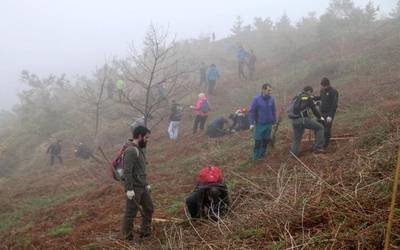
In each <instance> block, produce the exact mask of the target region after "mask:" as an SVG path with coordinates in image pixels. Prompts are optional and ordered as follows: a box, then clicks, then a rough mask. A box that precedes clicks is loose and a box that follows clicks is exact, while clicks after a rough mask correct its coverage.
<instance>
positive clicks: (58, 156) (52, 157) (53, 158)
mask: <svg viewBox="0 0 400 250" xmlns="http://www.w3.org/2000/svg"><path fill="white" fill-rule="evenodd" d="M56 158H57V159H58V161H59V162H60V163H61V164H63V160H62V157H61V155H50V166H53V165H54V161H55V160H56Z"/></svg>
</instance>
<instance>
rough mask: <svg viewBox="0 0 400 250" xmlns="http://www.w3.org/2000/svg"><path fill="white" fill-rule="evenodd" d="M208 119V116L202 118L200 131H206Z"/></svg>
mask: <svg viewBox="0 0 400 250" xmlns="http://www.w3.org/2000/svg"><path fill="white" fill-rule="evenodd" d="M207 117H208V116H201V119H200V129H201V130H204V125H205V124H206V121H207Z"/></svg>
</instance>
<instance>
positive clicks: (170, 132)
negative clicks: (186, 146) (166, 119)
mask: <svg viewBox="0 0 400 250" xmlns="http://www.w3.org/2000/svg"><path fill="white" fill-rule="evenodd" d="M172 129H173V122H170V123H169V126H168V135H169V139H171V140H172V138H173V131H172Z"/></svg>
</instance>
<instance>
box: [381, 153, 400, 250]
mask: <svg viewBox="0 0 400 250" xmlns="http://www.w3.org/2000/svg"><path fill="white" fill-rule="evenodd" d="M399 175H400V149H399V153H398V156H397V167H396V174H395V176H394V181H393V189H392V201H391V204H390V212H389V219H388V223H387V227H386V236H385V248H384V249H385V250H388V249H389V247H390V238H391V236H392V226H393V217H394V211H395V206H396V196H397V186H398V184H399Z"/></svg>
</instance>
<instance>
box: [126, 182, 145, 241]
mask: <svg viewBox="0 0 400 250" xmlns="http://www.w3.org/2000/svg"><path fill="white" fill-rule="evenodd" d="M140 195H141V194H140V193H137V192H136V190H135V197H134V198H133V199H135V200H129V199H128V198H127V199H126V208H125V212H124V217H123V220H122V238H123V239H126V240H132V239H133V222H134V220H135V217H136V214H137V212H138V206H137V204H138V203H139V201H140ZM135 201H136V202H135Z"/></svg>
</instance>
